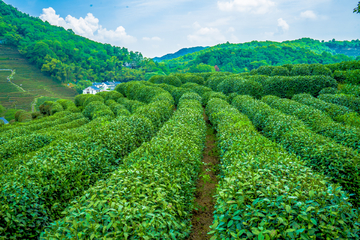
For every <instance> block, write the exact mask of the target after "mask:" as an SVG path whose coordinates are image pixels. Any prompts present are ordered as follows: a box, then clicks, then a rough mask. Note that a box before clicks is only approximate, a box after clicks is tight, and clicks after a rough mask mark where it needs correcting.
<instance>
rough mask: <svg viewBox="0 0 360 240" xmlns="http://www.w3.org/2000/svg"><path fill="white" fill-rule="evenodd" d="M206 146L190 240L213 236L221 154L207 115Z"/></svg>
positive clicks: (201, 239) (203, 239)
mask: <svg viewBox="0 0 360 240" xmlns="http://www.w3.org/2000/svg"><path fill="white" fill-rule="evenodd" d="M204 118H205V120H206V123H207V134H206V146H205V151H204V158H203V162H204V165H203V166H202V170H201V172H200V174H199V180H198V183H197V188H196V199H195V208H196V209H195V210H194V211H193V216H192V219H191V223H192V231H191V234H190V237H189V238H188V240H206V239H210V238H211V236H210V235H208V234H207V233H208V232H210V230H211V229H210V226H211V225H212V223H213V220H214V216H213V212H214V206H215V199H214V198H213V196H214V194H215V193H216V184H217V182H218V181H217V178H216V176H217V174H218V173H219V162H220V161H219V154H218V150H217V145H216V138H215V131H214V130H213V128H212V126H211V125H210V122H209V120H208V118H207V116H204Z"/></svg>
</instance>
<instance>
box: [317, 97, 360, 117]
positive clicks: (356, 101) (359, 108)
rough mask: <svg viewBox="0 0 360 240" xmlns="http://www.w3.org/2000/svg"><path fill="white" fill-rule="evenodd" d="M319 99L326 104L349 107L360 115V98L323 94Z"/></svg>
mask: <svg viewBox="0 0 360 240" xmlns="http://www.w3.org/2000/svg"><path fill="white" fill-rule="evenodd" d="M318 98H319V99H321V100H323V101H325V102H329V103H334V104H338V105H341V106H345V107H348V108H350V109H352V110H354V111H356V112H358V113H360V98H357V97H354V96H351V95H346V94H322V95H320V96H319V97H318Z"/></svg>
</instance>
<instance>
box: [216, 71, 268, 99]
mask: <svg viewBox="0 0 360 240" xmlns="http://www.w3.org/2000/svg"><path fill="white" fill-rule="evenodd" d="M217 91H219V92H222V93H224V94H225V95H229V94H230V93H234V92H236V93H237V94H239V95H250V96H254V97H257V98H259V97H261V96H262V94H263V87H262V85H261V84H260V83H258V82H255V81H252V80H249V79H244V78H242V77H238V76H236V75H233V76H231V75H230V76H229V77H227V78H226V79H225V80H224V81H222V82H221V83H220V84H219V85H218V86H217Z"/></svg>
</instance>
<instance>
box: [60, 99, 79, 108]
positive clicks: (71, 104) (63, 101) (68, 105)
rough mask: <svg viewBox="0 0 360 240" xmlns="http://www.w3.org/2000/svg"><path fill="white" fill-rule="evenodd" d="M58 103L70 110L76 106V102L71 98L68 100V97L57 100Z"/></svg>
mask: <svg viewBox="0 0 360 240" xmlns="http://www.w3.org/2000/svg"><path fill="white" fill-rule="evenodd" d="M56 102H57V103H60V105H61V106H62V107H63V109H64V110H68V109H69V108H71V107H72V108H74V107H76V106H75V103H74V102H73V101H71V100H68V99H59V100H57V101H56Z"/></svg>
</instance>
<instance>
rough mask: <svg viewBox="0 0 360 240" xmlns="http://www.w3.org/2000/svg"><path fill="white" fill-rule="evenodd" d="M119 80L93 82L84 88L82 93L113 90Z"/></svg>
mask: <svg viewBox="0 0 360 240" xmlns="http://www.w3.org/2000/svg"><path fill="white" fill-rule="evenodd" d="M118 84H120V82H100V83H98V82H94V83H93V85H92V86H91V87H88V88H85V89H84V90H83V94H96V93H98V92H105V91H113V90H114V89H115V87H116V86H117V85H118Z"/></svg>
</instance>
